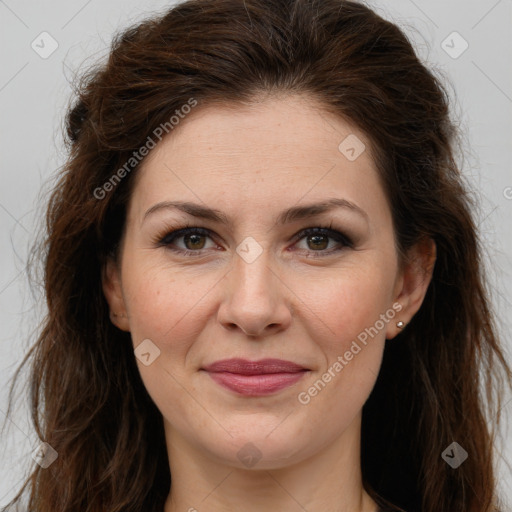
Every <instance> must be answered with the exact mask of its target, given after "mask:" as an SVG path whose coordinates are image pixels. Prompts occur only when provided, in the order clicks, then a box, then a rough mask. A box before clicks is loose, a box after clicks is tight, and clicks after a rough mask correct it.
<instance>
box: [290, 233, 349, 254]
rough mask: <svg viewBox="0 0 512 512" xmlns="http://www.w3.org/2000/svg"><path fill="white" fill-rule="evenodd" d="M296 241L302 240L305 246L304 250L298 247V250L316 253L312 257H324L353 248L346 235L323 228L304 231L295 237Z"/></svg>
mask: <svg viewBox="0 0 512 512" xmlns="http://www.w3.org/2000/svg"><path fill="white" fill-rule="evenodd" d="M297 240H298V241H299V242H300V241H302V240H304V242H305V246H306V247H305V248H300V247H299V250H305V251H309V252H312V253H317V254H314V255H313V257H318V256H325V255H328V254H332V253H333V252H338V251H340V250H342V249H344V248H347V247H349V248H350V247H353V244H352V241H351V240H350V239H349V238H348V237H347V236H346V235H344V234H343V233H340V232H339V231H336V230H334V229H331V228H324V227H314V228H307V229H304V230H303V231H301V232H300V233H299V234H298V235H297ZM327 249H328V250H327Z"/></svg>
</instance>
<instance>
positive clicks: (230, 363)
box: [203, 359, 307, 375]
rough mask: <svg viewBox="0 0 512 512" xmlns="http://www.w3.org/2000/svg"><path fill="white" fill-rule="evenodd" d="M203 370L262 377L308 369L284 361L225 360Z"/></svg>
mask: <svg viewBox="0 0 512 512" xmlns="http://www.w3.org/2000/svg"><path fill="white" fill-rule="evenodd" d="M203 370H206V371H208V372H217V373H218V372H228V373H237V374H239V375H262V374H268V373H297V372H301V371H304V370H307V368H304V367H303V366H301V365H300V364H297V363H293V362H291V361H285V360H283V359H260V360H259V361H248V360H247V359H223V360H221V361H216V362H215V363H212V364H210V365H208V366H205V367H204V368H203Z"/></svg>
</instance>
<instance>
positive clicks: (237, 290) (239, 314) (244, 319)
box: [219, 242, 290, 335]
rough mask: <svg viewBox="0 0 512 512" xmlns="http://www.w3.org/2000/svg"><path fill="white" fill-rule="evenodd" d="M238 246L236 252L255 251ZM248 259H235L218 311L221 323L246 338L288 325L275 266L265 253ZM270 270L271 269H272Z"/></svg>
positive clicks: (253, 248) (242, 256)
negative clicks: (242, 250) (242, 333)
mask: <svg viewBox="0 0 512 512" xmlns="http://www.w3.org/2000/svg"><path fill="white" fill-rule="evenodd" d="M248 243H249V246H248V247H245V246H244V245H243V243H242V244H240V246H239V248H238V250H237V252H239V250H240V248H241V249H247V248H248V251H247V252H246V253H245V254H249V253H250V252H251V251H254V250H255V247H254V246H253V247H251V245H250V243H251V242H248ZM254 254H255V253H254V252H253V254H252V257H251V258H247V257H245V256H244V253H243V252H242V254H241V255H239V254H237V255H235V258H234V262H233V268H232V271H231V272H230V273H229V278H228V281H227V287H226V291H225V294H224V298H223V303H222V305H221V308H220V311H219V317H220V318H219V319H220V321H221V323H222V324H223V325H224V326H225V327H228V328H233V327H234V326H237V327H238V328H240V329H241V330H242V331H244V332H245V333H246V334H252V335H256V334H261V333H262V332H264V331H265V330H266V329H267V328H269V327H272V328H274V329H275V328H277V327H281V328H284V327H285V326H286V325H288V323H289V316H290V312H289V310H288V307H287V305H286V298H285V294H284V289H283V286H282V283H281V282H280V280H279V279H278V278H277V276H276V275H275V272H276V271H275V270H274V268H275V265H274V262H273V260H272V256H271V254H270V252H269V251H268V250H263V248H262V250H261V251H260V254H258V255H257V256H256V257H254ZM273 267H274V268H273Z"/></svg>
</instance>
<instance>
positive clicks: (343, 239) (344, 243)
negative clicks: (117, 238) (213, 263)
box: [153, 225, 354, 258]
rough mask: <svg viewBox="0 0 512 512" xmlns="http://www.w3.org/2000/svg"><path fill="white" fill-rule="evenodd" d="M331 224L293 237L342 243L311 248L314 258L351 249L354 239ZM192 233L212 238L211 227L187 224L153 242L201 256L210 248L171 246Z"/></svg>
mask: <svg viewBox="0 0 512 512" xmlns="http://www.w3.org/2000/svg"><path fill="white" fill-rule="evenodd" d="M331 226H332V225H329V226H315V227H310V228H305V229H303V230H301V231H300V232H299V233H297V234H296V235H295V236H294V237H293V238H294V244H295V243H297V242H299V241H300V240H302V239H303V238H305V237H307V236H311V235H323V236H326V237H328V238H331V239H333V240H335V241H336V242H338V243H339V244H341V247H339V248H337V249H330V250H321V249H320V250H317V251H314V250H310V251H308V252H309V253H311V254H312V255H311V256H308V257H312V258H321V257H325V256H329V255H331V254H333V253H337V252H339V251H342V250H344V249H346V248H349V249H350V248H353V246H354V244H353V242H352V240H351V239H350V238H349V237H348V236H347V235H345V234H344V233H341V232H340V231H337V230H335V229H332V227H331ZM190 234H197V235H201V236H206V237H209V238H212V237H211V231H210V230H209V229H205V228H201V227H199V226H192V225H187V226H186V227H184V228H171V229H170V230H168V231H167V232H166V234H165V235H164V236H161V235H159V236H157V237H156V239H155V240H154V241H153V242H154V243H156V244H157V245H158V246H159V247H165V248H167V249H169V250H170V251H173V252H175V253H178V254H181V255H183V256H201V255H202V252H203V251H204V250H208V249H199V250H196V251H193V250H190V249H176V248H172V247H170V245H171V243H172V242H174V241H175V240H177V239H179V238H182V237H184V236H187V235H190Z"/></svg>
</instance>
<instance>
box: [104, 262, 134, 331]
mask: <svg viewBox="0 0 512 512" xmlns="http://www.w3.org/2000/svg"><path fill="white" fill-rule="evenodd" d="M120 274H121V273H120V269H119V268H118V265H117V263H116V261H115V260H114V258H112V257H109V258H108V260H107V263H106V264H105V266H104V267H103V269H102V274H101V284H102V288H103V293H104V295H105V298H106V299H107V302H108V305H109V308H110V321H111V322H112V323H113V324H114V325H115V326H116V327H118V328H119V329H121V330H122V331H127V332H129V331H130V328H129V327H130V324H129V321H128V314H127V312H126V306H125V302H124V297H123V289H122V286H121V275H120Z"/></svg>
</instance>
